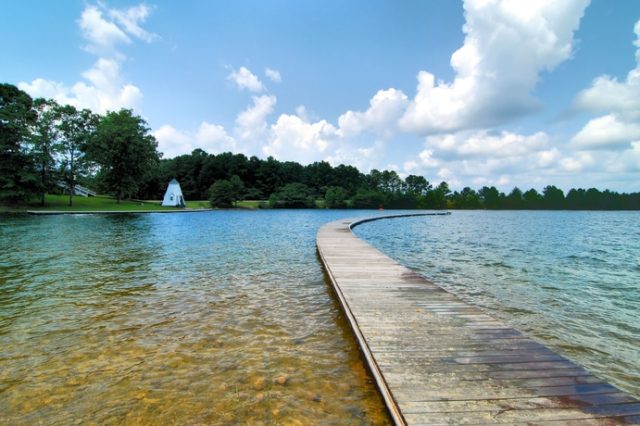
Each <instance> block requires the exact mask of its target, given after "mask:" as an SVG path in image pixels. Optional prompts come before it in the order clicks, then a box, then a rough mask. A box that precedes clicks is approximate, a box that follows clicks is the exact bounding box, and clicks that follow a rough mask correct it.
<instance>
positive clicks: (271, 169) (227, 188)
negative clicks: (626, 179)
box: [148, 149, 640, 210]
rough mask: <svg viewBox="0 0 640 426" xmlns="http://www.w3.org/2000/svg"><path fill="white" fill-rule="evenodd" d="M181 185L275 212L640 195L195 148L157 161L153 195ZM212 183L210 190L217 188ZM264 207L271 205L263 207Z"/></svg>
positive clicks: (585, 204)
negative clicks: (501, 184)
mask: <svg viewBox="0 0 640 426" xmlns="http://www.w3.org/2000/svg"><path fill="white" fill-rule="evenodd" d="M173 177H175V178H177V179H178V180H179V181H180V184H181V186H182V190H183V193H184V195H185V197H186V198H187V199H211V200H212V203H213V205H214V206H219V207H225V206H227V207H228V206H231V205H232V204H233V203H234V202H235V201H237V200H268V206H270V207H287V208H313V207H327V208H379V207H384V208H391V209H496V210H497V209H514V210H518V209H530V210H535V209H548V210H559V209H568V210H571V209H573V210H638V209H640V193H632V194H619V193H616V192H612V191H609V190H605V191H599V190H597V189H594V188H591V189H588V190H585V189H572V190H570V191H569V192H568V193H567V194H566V195H565V194H564V192H563V191H562V190H561V189H559V188H557V187H555V186H553V185H549V186H547V187H545V188H544V189H543V190H542V192H538V191H536V190H535V189H529V190H527V191H526V192H523V191H521V190H520V189H519V188H514V189H513V190H512V191H511V192H509V193H508V194H505V193H503V192H500V191H499V190H498V189H496V188H495V187H493V186H492V187H486V186H485V187H483V188H481V189H480V190H477V191H476V190H473V189H471V188H468V187H467V188H464V189H462V190H461V191H451V190H450V189H449V185H448V184H447V183H446V182H440V183H439V184H437V185H433V184H431V183H430V182H429V181H428V180H427V179H426V178H424V177H423V176H416V175H409V176H407V177H406V178H405V179H402V178H401V177H400V176H399V175H398V174H397V173H396V172H395V171H389V170H384V171H379V170H375V169H374V170H372V171H371V172H370V173H368V174H363V173H361V172H360V171H359V170H358V169H356V168H355V167H353V166H345V165H339V166H337V167H332V166H331V165H330V164H329V163H327V162H324V161H322V162H316V163H312V164H309V165H307V166H302V165H301V164H298V163H296V162H291V161H285V162H281V161H278V160H275V159H274V158H272V157H269V158H267V159H266V160H261V159H259V158H257V157H251V158H247V157H246V156H244V155H242V154H232V153H223V154H219V155H213V154H207V153H206V152H204V151H202V150H200V149H197V150H195V151H193V152H192V153H191V154H186V155H181V156H178V157H175V158H172V159H169V160H162V161H161V162H160V168H159V176H158V178H157V180H156V184H155V185H151V186H150V187H149V188H150V189H151V187H155V188H156V191H157V192H155V193H149V194H148V196H149V197H150V198H158V197H159V195H161V193H162V191H163V190H164V187H165V185H166V182H168V180H169V179H171V178H173ZM212 183H213V184H212ZM265 206H267V204H266V203H265Z"/></svg>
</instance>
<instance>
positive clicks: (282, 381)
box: [273, 374, 289, 386]
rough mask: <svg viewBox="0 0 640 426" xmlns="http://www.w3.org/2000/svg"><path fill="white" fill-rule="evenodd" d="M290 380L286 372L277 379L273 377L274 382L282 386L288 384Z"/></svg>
mask: <svg viewBox="0 0 640 426" xmlns="http://www.w3.org/2000/svg"><path fill="white" fill-rule="evenodd" d="M288 381H289V377H287V376H285V375H284V374H281V375H279V376H278V377H276V378H275V379H273V382H274V383H275V384H277V385H280V386H284V385H286V384H287V382H288Z"/></svg>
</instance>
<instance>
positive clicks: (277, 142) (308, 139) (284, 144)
mask: <svg viewBox="0 0 640 426" xmlns="http://www.w3.org/2000/svg"><path fill="white" fill-rule="evenodd" d="M271 131H272V139H271V140H270V141H269V143H268V144H267V145H265V146H264V147H263V148H262V151H263V153H264V154H265V155H273V156H274V157H277V158H279V159H283V160H292V161H299V162H301V163H309V162H312V161H315V160H317V159H318V158H319V157H320V156H322V155H324V154H325V153H326V152H327V149H328V148H329V145H330V144H331V142H332V141H333V140H334V139H336V138H337V132H336V128H335V127H334V126H333V125H331V124H329V123H328V122H327V121H325V120H320V121H317V122H315V123H309V122H307V121H305V120H304V119H302V118H301V117H298V116H297V115H288V114H282V115H280V117H278V120H277V121H276V123H275V124H273V125H272V126H271Z"/></svg>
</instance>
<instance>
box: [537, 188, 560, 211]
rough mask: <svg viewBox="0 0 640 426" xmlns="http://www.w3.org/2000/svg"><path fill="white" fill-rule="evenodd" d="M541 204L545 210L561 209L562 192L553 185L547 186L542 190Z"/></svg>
mask: <svg viewBox="0 0 640 426" xmlns="http://www.w3.org/2000/svg"><path fill="white" fill-rule="evenodd" d="M542 203H543V205H544V207H545V208H546V209H551V210H557V209H561V208H562V207H563V205H564V192H562V189H559V188H556V187H555V186H554V185H548V186H546V187H545V188H544V189H543V190H542Z"/></svg>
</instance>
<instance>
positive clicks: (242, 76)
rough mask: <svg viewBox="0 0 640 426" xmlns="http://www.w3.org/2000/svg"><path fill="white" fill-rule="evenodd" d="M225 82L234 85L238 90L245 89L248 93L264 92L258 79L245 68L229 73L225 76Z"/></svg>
mask: <svg viewBox="0 0 640 426" xmlns="http://www.w3.org/2000/svg"><path fill="white" fill-rule="evenodd" d="M227 80H229V81H231V82H232V83H233V84H235V85H236V86H237V87H238V88H239V89H240V90H243V89H246V90H248V91H250V92H262V91H263V90H264V85H263V84H262V82H261V81H260V79H259V78H258V77H257V76H256V75H255V74H254V73H252V72H251V71H249V69H247V68H245V67H240V69H238V70H233V71H231V73H230V74H229V75H228V76H227Z"/></svg>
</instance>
